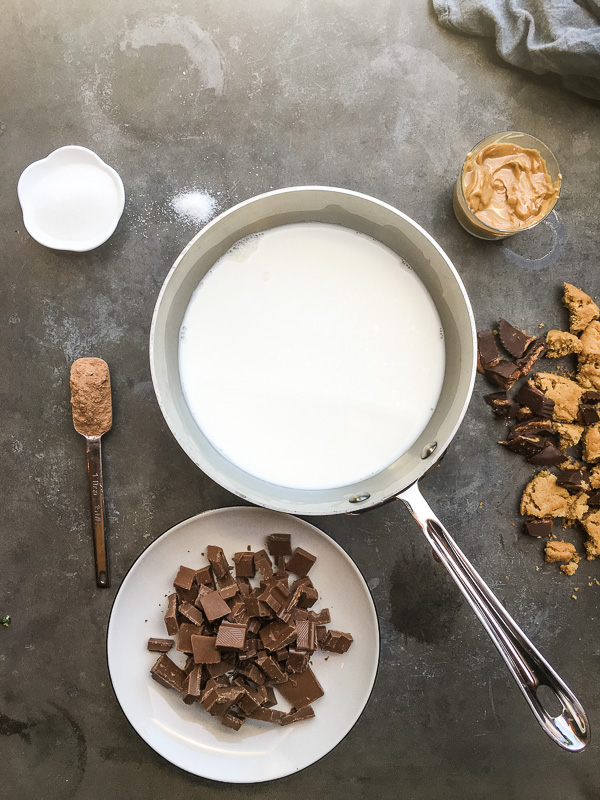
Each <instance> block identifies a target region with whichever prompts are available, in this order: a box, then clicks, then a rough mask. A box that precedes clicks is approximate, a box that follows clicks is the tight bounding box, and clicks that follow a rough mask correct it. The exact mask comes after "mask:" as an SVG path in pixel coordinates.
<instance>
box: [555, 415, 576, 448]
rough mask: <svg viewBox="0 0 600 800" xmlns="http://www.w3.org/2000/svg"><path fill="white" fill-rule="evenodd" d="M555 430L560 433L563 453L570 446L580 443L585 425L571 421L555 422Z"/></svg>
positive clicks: (559, 441)
mask: <svg viewBox="0 0 600 800" xmlns="http://www.w3.org/2000/svg"><path fill="white" fill-rule="evenodd" d="M553 425H554V430H555V431H556V433H558V447H559V450H561V451H562V452H563V453H564V452H566V451H567V450H568V449H569V448H570V447H575V445H576V444H579V440H580V439H581V435H582V433H583V425H577V424H575V423H570V422H554V423H553Z"/></svg>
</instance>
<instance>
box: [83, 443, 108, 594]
mask: <svg viewBox="0 0 600 800" xmlns="http://www.w3.org/2000/svg"><path fill="white" fill-rule="evenodd" d="M100 439H101V437H100V436H86V437H85V441H86V457H87V474H88V486H89V490H90V511H91V514H92V532H93V537H94V560H95V563H96V585H97V586H98V587H99V588H101V589H106V588H108V587H109V586H110V569H109V565H108V548H107V544H106V531H105V527H104V488H103V483H102V447H101V445H100Z"/></svg>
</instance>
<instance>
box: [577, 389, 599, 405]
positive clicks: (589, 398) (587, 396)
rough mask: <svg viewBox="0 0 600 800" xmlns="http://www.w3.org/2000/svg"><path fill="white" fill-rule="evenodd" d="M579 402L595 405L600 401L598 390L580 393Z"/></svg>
mask: <svg viewBox="0 0 600 800" xmlns="http://www.w3.org/2000/svg"><path fill="white" fill-rule="evenodd" d="M581 402H582V403H588V404H589V405H596V404H597V403H600V392H595V391H591V392H584V393H583V394H582V395H581Z"/></svg>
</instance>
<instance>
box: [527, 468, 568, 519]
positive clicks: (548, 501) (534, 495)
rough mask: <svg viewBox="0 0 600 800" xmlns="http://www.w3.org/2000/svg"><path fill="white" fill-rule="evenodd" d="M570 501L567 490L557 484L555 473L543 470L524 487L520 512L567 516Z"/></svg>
mask: <svg viewBox="0 0 600 800" xmlns="http://www.w3.org/2000/svg"><path fill="white" fill-rule="evenodd" d="M571 503H572V498H571V495H570V494H569V492H568V491H567V490H566V489H563V488H561V487H560V486H557V484H556V475H552V473H551V472H549V471H548V470H544V471H543V472H539V473H538V474H537V475H536V476H535V477H534V478H533V479H532V480H531V481H529V483H528V484H527V486H526V487H525V491H524V492H523V496H522V497H521V514H522V515H523V516H528V517H567V516H568V510H569V507H570V506H571Z"/></svg>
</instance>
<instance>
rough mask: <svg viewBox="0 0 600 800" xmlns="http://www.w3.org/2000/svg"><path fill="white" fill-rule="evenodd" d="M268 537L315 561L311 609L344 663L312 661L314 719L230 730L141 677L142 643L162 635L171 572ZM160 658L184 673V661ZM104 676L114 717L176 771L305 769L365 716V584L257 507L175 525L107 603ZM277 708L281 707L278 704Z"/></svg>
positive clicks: (324, 549)
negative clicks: (337, 634)
mask: <svg viewBox="0 0 600 800" xmlns="http://www.w3.org/2000/svg"><path fill="white" fill-rule="evenodd" d="M268 533H289V534H291V537H292V547H303V548H305V549H306V550H308V551H309V552H311V553H314V554H315V555H316V556H317V561H316V564H315V565H314V567H313V568H312V570H311V572H310V577H311V578H312V580H313V581H314V584H315V586H316V587H317V589H318V590H319V601H318V603H317V605H316V609H317V610H318V609H320V608H329V609H330V610H331V620H332V622H331V626H330V627H331V628H334V629H337V630H342V631H349V632H350V633H352V635H353V636H354V644H353V645H352V647H351V648H350V650H349V651H348V652H347V653H346V654H344V655H336V654H334V653H330V654H328V656H327V657H326V655H325V653H322V652H320V651H319V652H317V653H315V656H314V658H313V662H312V663H313V668H314V671H315V674H316V676H317V678H318V680H319V682H320V683H321V685H322V687H323V689H324V691H325V696H324V697H322V698H320V699H319V700H317V701H316V702H315V704H314V710H315V718H314V719H311V720H306V721H304V722H299V723H296V724H294V725H289V726H286V727H283V728H281V727H279V726H274V725H269V724H268V723H260V722H256V721H253V720H249V721H248V722H246V723H245V724H244V725H243V726H242V728H241V729H240V730H239V731H237V732H236V731H232V730H230V729H228V728H225V727H224V726H223V725H221V724H220V723H219V722H218V720H216V719H214V718H213V717H211V716H210V715H209V714H207V713H206V712H205V711H204V709H203V708H202V707H201V706H199V705H196V704H194V705H192V706H186V705H185V704H184V703H182V701H181V699H180V698H179V695H178V694H177V693H176V692H174V691H173V690H171V689H167V688H165V687H163V686H160V685H159V684H158V683H156V682H155V681H153V680H152V679H151V677H150V668H151V666H152V664H153V663H154V661H155V660H156V654H155V653H149V652H148V651H147V650H146V645H147V642H148V638H149V637H150V636H166V635H167V634H166V632H165V628H164V623H163V614H164V612H165V609H166V598H167V595H168V594H169V593H171V592H172V591H173V578H174V577H175V574H176V572H177V569H178V568H179V566H180V564H184V565H186V566H190V567H194V568H196V569H199V568H200V567H202V566H204V565H206V564H207V563H208V562H207V560H206V558H204V557H203V556H202V555H201V554H202V553H204V552H206V546H207V545H209V544H216V545H220V546H221V547H222V548H223V550H224V551H225V555H226V556H227V557H228V558H229V560H231V556H232V555H233V553H235V552H237V551H240V550H246V548H247V546H248V545H251V547H252V549H253V550H258V549H260V548H262V547H265V545H266V542H265V538H266V536H267V534H268ZM169 656H171V657H172V658H173V660H176V659H177V658H178V657H180V660H179V663H180V664H181V665H183V662H184V661H185V656H184V655H183V654H182V653H174V652H173V651H171V653H169ZM107 657H108V668H109V672H110V677H111V681H112V685H113V688H114V691H115V694H116V696H117V700H118V701H119V703H120V705H121V708H122V709H123V712H124V713H125V715H126V716H127V718H128V720H129V722H130V723H131V724H132V725H133V727H134V728H135V730H136V731H137V732H138V733H139V735H140V736H141V737H142V739H144V741H145V742H147V743H148V744H149V745H150V747H152V748H153V749H154V750H156V752H157V753H159V754H160V755H161V756H163V757H164V758H166V759H167V760H168V761H170V762H171V763H173V764H176V765H177V766H178V767H181V768H182V769H185V770H187V771H188V772H192V773H193V774H195V775H200V776H202V777H203V778H210V779H212V780H216V781H225V782H229V783H257V782H260V781H269V780H273V779H274V778H282V777H284V776H285V775H290V774H292V773H294V772H297V771H298V770H301V769H303V768H304V767H308V766H309V765H310V764H313V763H314V762H315V761H317V760H318V759H319V758H322V757H323V756H324V755H325V754H326V753H328V752H329V751H330V750H332V749H333V748H334V747H335V746H336V745H337V744H338V743H339V742H340V741H341V740H342V739H343V738H344V736H346V734H347V733H348V731H350V729H351V728H352V726H353V725H354V723H355V722H356V721H357V719H358V718H359V716H360V714H361V712H362V710H363V708H364V707H365V705H366V703H367V700H368V699H369V695H370V694H371V690H372V688H373V683H374V681H375V675H376V673H377V665H378V661H379V626H378V623H377V615H376V612H375V607H374V605H373V600H372V599H371V595H370V593H369V590H368V588H367V585H366V583H365V581H364V578H363V577H362V575H361V573H360V572H359V570H358V568H357V566H356V565H355V564H354V562H353V561H352V559H351V558H350V556H348V554H347V553H346V552H344V550H342V548H341V547H340V546H339V545H338V544H336V542H334V541H333V539H330V538H329V536H327V535H326V534H324V533H323V532H322V531H320V530H318V528H315V527H314V526H313V525H310V524H309V523H307V522H304V521H303V520H300V519H297V518H296V517H291V516H288V515H287V514H279V513H277V512H274V511H268V510H266V509H262V508H224V509H220V510H217V511H207V512H206V513H204V514H200V515H199V516H197V517H192V518H191V519H188V520H186V521H185V522H181V523H180V524H179V525H176V526H175V527H174V528H171V530H169V531H167V532H166V533H164V534H163V535H162V536H160V537H159V538H158V539H157V540H156V541H155V542H153V543H152V544H151V545H150V546H149V547H148V548H147V550H145V551H144V552H143V553H142V555H141V556H140V557H139V558H138V560H137V561H136V562H135V563H134V564H133V566H132V568H131V569H130V571H129V572H128V574H127V575H126V577H125V579H124V580H123V583H122V584H121V587H120V589H119V591H118V593H117V596H116V598H115V602H114V604H113V608H112V611H111V615H110V620H109V624H108V634H107ZM281 707H282V708H286V709H287V708H289V706H285V705H284V704H283V703H282V705H281Z"/></svg>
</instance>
